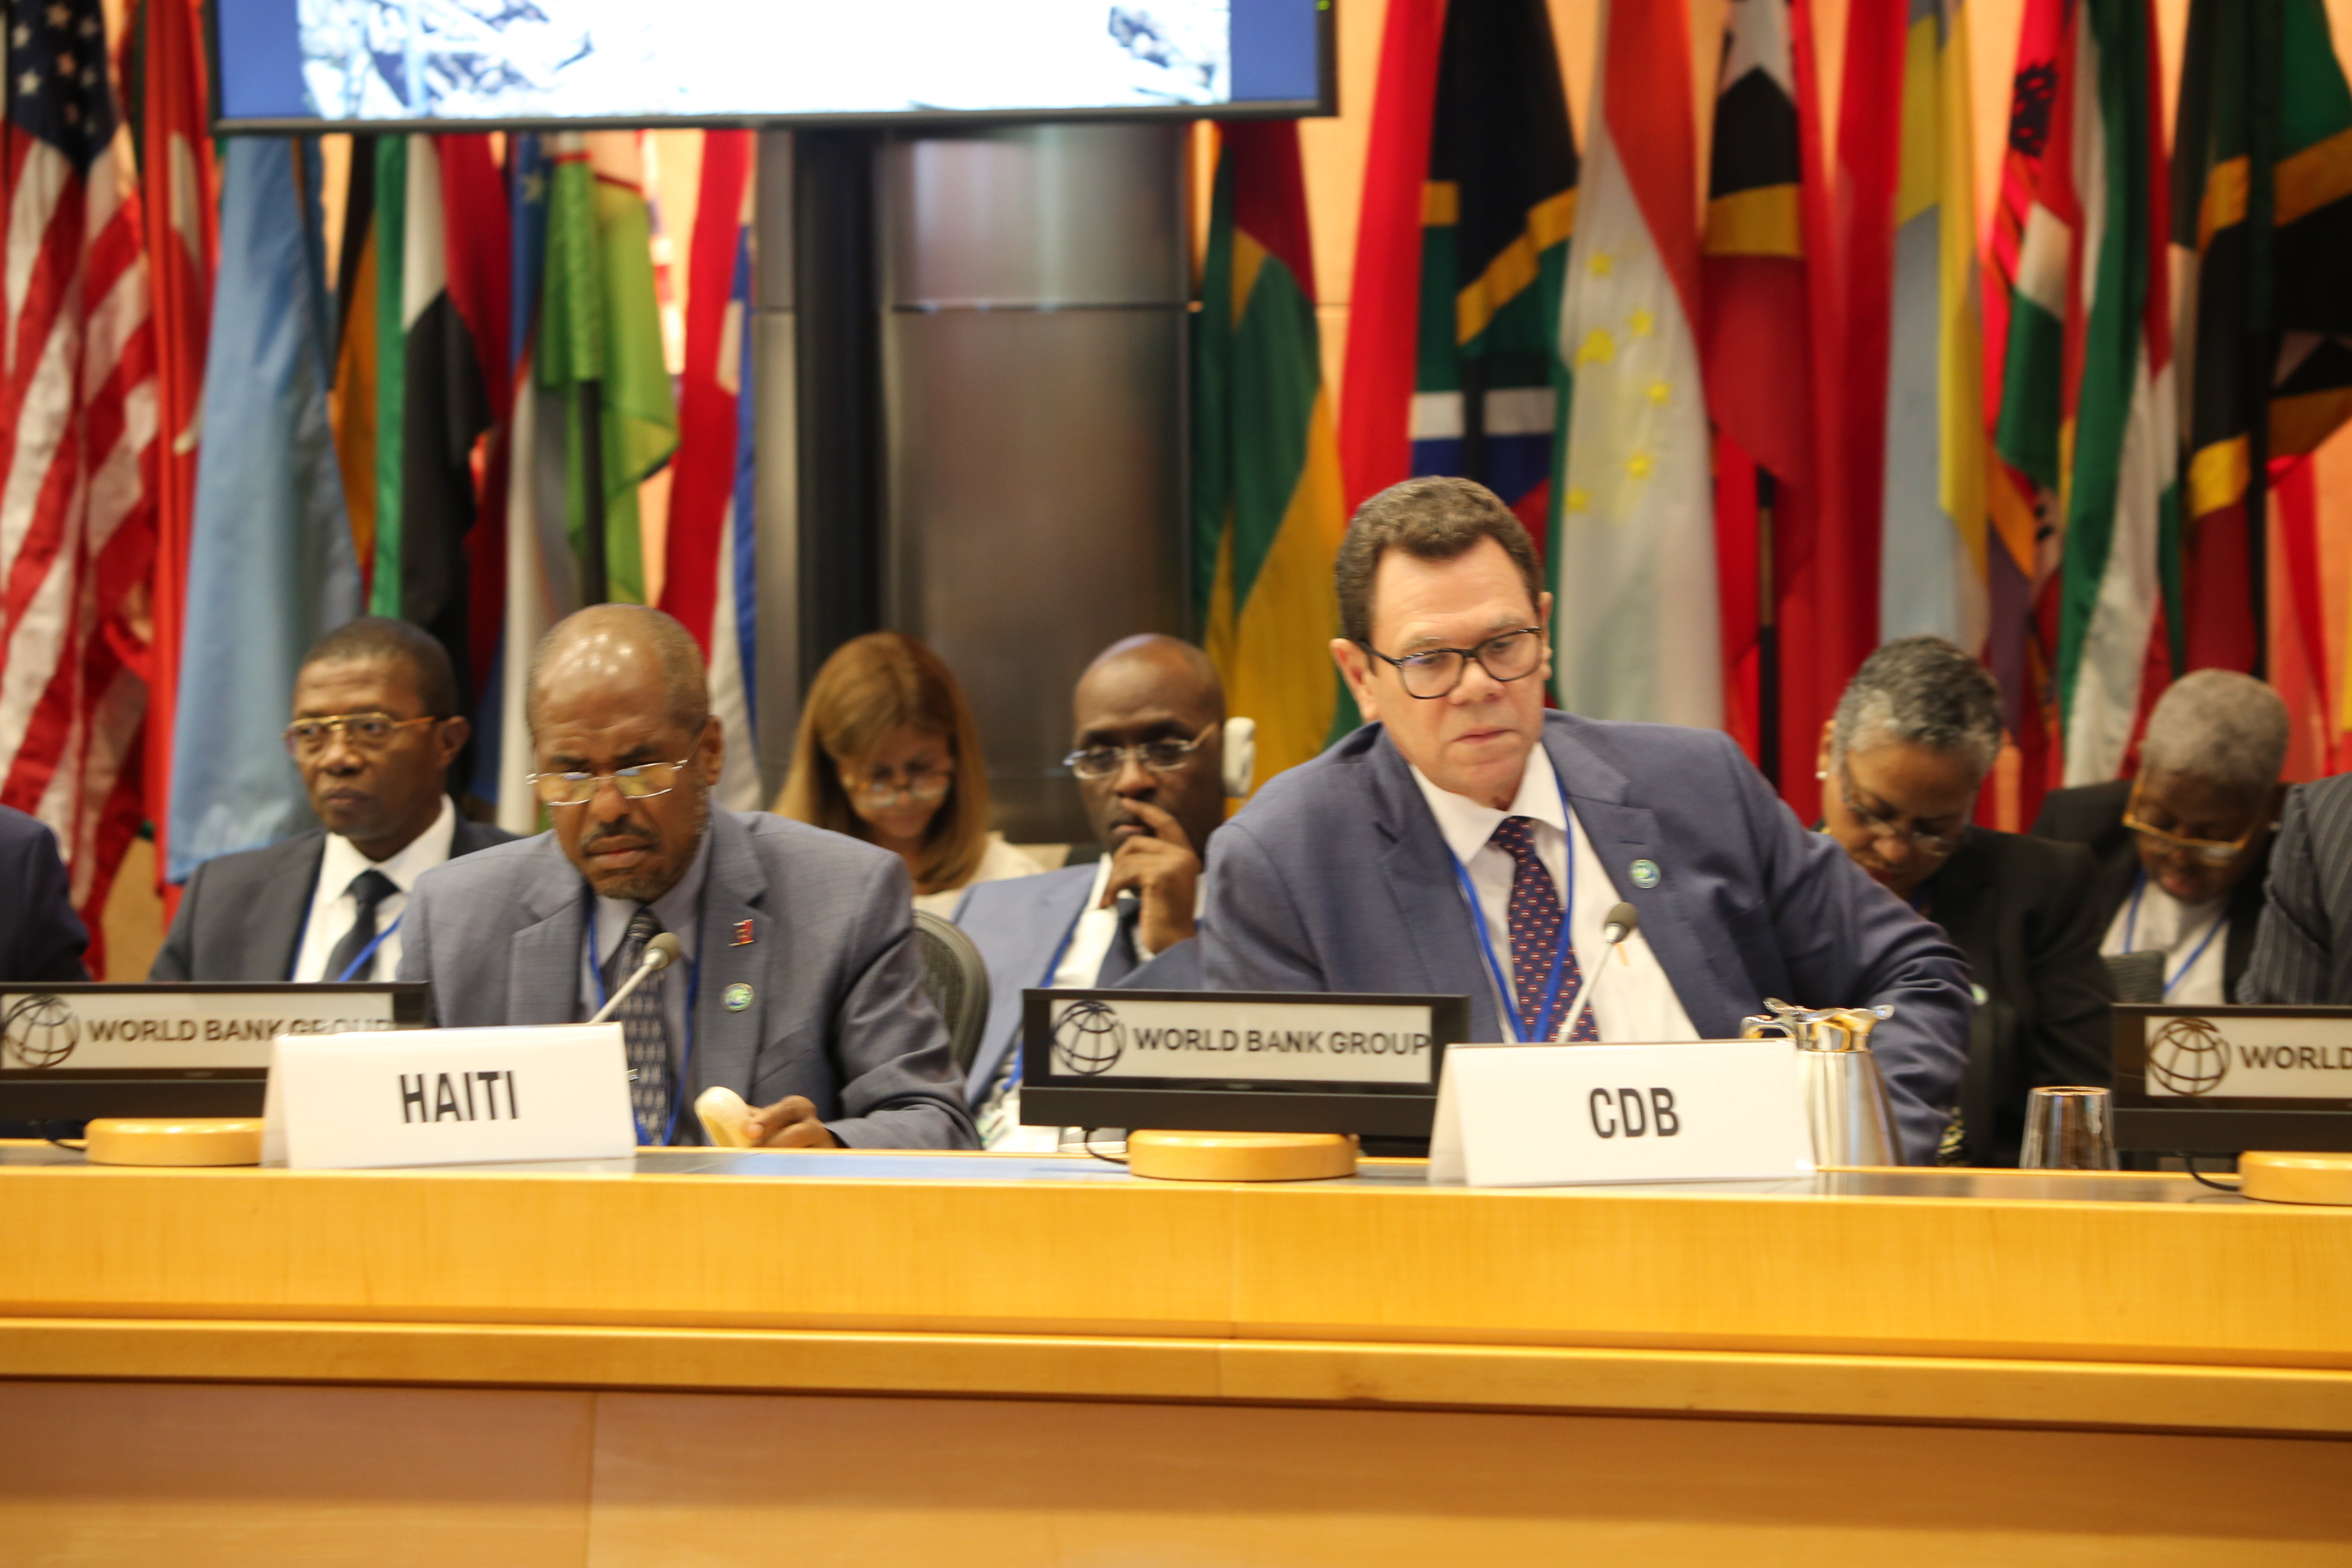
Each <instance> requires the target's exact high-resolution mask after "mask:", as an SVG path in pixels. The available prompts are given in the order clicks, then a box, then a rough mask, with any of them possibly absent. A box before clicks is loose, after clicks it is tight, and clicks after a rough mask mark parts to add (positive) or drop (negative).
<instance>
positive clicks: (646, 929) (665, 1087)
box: [604, 909, 670, 1143]
mask: <svg viewBox="0 0 2352 1568" xmlns="http://www.w3.org/2000/svg"><path fill="white" fill-rule="evenodd" d="M661 929H662V923H661V917H660V916H658V915H656V914H655V913H654V912H653V910H649V909H639V910H637V912H636V913H635V915H633V916H631V917H630V919H629V930H628V934H627V935H625V936H624V937H623V938H622V939H621V945H620V947H619V948H618V949H616V950H615V951H614V954H613V962H612V963H611V964H610V965H609V966H608V967H607V968H606V970H605V972H604V985H605V988H606V994H611V992H612V991H614V990H617V989H618V988H619V987H620V986H621V984H623V983H624V982H625V981H626V980H627V979H628V978H629V976H630V975H632V974H635V973H636V972H637V965H638V964H640V963H644V962H645V957H646V943H647V942H651V941H653V939H654V938H656V936H659V935H660V934H661ZM668 978H669V972H668V971H667V970H666V969H665V970H659V971H656V973H652V974H649V975H647V976H646V982H645V984H642V985H640V986H638V987H637V988H636V989H635V991H632V992H630V993H629V995H628V999H627V1000H626V1001H625V1002H623V1003H622V1004H621V1012H620V1019H621V1039H622V1042H623V1044H624V1045H625V1046H626V1047H627V1049H628V1058H629V1070H630V1072H632V1073H633V1074H635V1077H634V1078H632V1079H631V1080H630V1083H629V1106H630V1109H632V1110H635V1112H636V1113H637V1136H638V1137H640V1138H642V1139H644V1140H645V1141H646V1142H648V1143H658V1142H662V1136H663V1134H664V1133H665V1132H666V1131H667V1130H668V1127H669V1100H670V1088H669V1030H668V1028H667V1026H666V1023H665V1020H664V1018H663V1014H662V982H663V981H665V980H667V979H668Z"/></svg>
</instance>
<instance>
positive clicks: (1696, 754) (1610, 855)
mask: <svg viewBox="0 0 2352 1568" xmlns="http://www.w3.org/2000/svg"><path fill="white" fill-rule="evenodd" d="M1543 743H1544V748H1545V750H1546V751H1547V752H1549V755H1550V757H1551V763H1552V766H1553V768H1554V769H1555V770H1557V772H1558V773H1559V777H1560V779H1561V781H1562V782H1563V784H1565V785H1566V787H1567V790H1568V795H1569V800H1570V805H1571V806H1572V807H1573V809H1574V811H1575V813H1576V818H1577V821H1578V822H1579V823H1580V824H1581V825H1582V826H1583V828H1584V833H1585V837H1587V838H1588V839H1589V840H1591V845H1592V848H1593V852H1594V853H1595V854H1596V855H1598V856H1599V857H1600V858H1601V863H1602V864H1603V865H1604V866H1606V867H1607V868H1608V870H1609V878H1610V882H1611V885H1612V888H1613V889H1615V891H1616V894H1617V896H1618V897H1619V898H1621V899H1623V900H1626V901H1628V902H1629V903H1631V904H1632V905H1633V907H1634V908H1635V909H1636V910H1639V911H1641V917H1642V934H1643V937H1644V938H1646V939H1647V940H1648V942H1649V944H1650V948H1651V951H1652V952H1654V953H1656V955H1657V959H1658V963H1660V965H1662V966H1663V967H1664V970H1665V972H1666V977H1667V979H1668V980H1670V981H1671V982H1672V983H1673V984H1674V988H1675V995H1676V996H1677V997H1678V998H1680V999H1681V1002H1682V1005H1683V1008H1684V1010H1685V1012H1686V1013H1688V1014H1689V1015H1690V1020H1691V1023H1692V1024H1693V1025H1694V1026H1696V1028H1697V1030H1698V1032H1699V1035H1700V1037H1702V1038H1706V1039H1711V1040H1722V1039H1730V1038H1734V1037H1737V1036H1738V1033H1739V1021H1740V1019H1741V1018H1742V1017H1745V1016H1748V1015H1750V1014H1754V1013H1759V1012H1761V1011H1762V1010H1763V1003H1764V998H1765V997H1767V996H1780V997H1784V998H1786V999H1788V1000H1789V1001H1791V1002H1794V1003H1798V1004H1801V1005H1805V1006H1810V1007H1832V1006H1839V1007H1843V1006H1868V1005H1874V1004H1878V1003H1890V1004H1892V1005H1893V1006H1894V1008H1895V1016H1893V1017H1891V1018H1889V1019H1888V1020H1887V1021H1886V1022H1885V1023H1884V1024H1882V1025H1880V1026H1879V1027H1878V1029H1877V1031H1876V1032H1875V1033H1874V1035H1873V1036H1872V1037H1871V1045H1872V1047H1873V1049H1874V1051H1875V1052H1876V1053H1877V1056H1878V1058H1879V1063H1880V1066H1881V1067H1882V1068H1883V1069H1884V1070H1885V1077H1886V1084H1887V1089H1888V1090H1889V1091H1890V1093H1891V1095H1892V1097H1893V1099H1894V1101H1895V1117H1896V1120H1897V1121H1899V1122H1900V1123H1901V1124H1902V1132H1903V1141H1904V1145H1905V1151H1906V1154H1907V1156H1908V1157H1909V1159H1910V1160H1911V1161H1912V1162H1914V1163H1927V1161H1929V1160H1932V1159H1933V1158H1934V1157H1935V1152H1936V1145H1937V1142H1938V1140H1939V1139H1941V1137H1942V1136H1943V1131H1944V1128H1945V1126H1946V1124H1947V1123H1948V1121H1950V1119H1951V1110H1952V1105H1953V1100H1954V1099H1955V1096H1956V1094H1957V1091H1958V1088H1959V1079H1960V1073H1961V1069H1962V1068H1963V1067H1964V1065H1965V1064H1966V1062H1967V1059H1968V1038H1969V977H1968V969H1967V966H1966V964H1965V963H1963V961H1962V960H1961V957H1960V954H1959V952H1958V950H1957V949H1956V948H1954V947H1953V946H1952V945H1951V943H1950V942H1947V941H1946V940H1945V939H1944V933H1943V932H1942V931H1937V929H1936V928H1935V927H1934V926H1933V925H1931V924H1929V923H1928V922H1927V921H1923V920H1921V919H1920V918H1919V917H1918V916H1917V915H1916V914H1914V913H1913V912H1912V911H1911V910H1909V909H1907V908H1906V907H1905V905H1904V903H1903V901H1902V900H1899V899H1897V898H1895V896H1894V895H1892V894H1890V893H1889V892H1887V891H1886V889H1884V888H1881V887H1879V886H1878V885H1877V884H1875V883H1874V882H1873V881H1871V879H1869V878H1868V877H1867V876H1865V875H1864V873H1863V871H1862V869H1861V868H1859V867H1857V866H1856V865H1854V863H1853V861H1852V860H1851V859H1849V858H1847V857H1846V853H1845V851H1844V850H1843V849H1841V848H1839V847H1838V846H1837V845H1836V843H1835V842H1833V841H1832V840H1831V839H1830V838H1828V837H1825V836H1823V835H1822V834H1818V833H1811V832H1808V831H1806V829H1805V827H1804V826H1803V825H1802V824H1801V823H1800V822H1799V821H1798V820H1797V819H1796V817H1795V816H1792V815H1791V814H1790V810H1789V808H1788V807H1787V806H1786V805H1782V804H1781V802H1780V797H1779V796H1777V795H1774V794H1773V793H1772V788H1771V786H1770V785H1769V784H1766V783H1765V782H1764V778H1763V775H1762V774H1760V773H1758V772H1757V771H1756V769H1755V768H1754V766H1752V765H1751V764H1750V763H1748V759H1747V758H1745V757H1743V756H1741V755H1740V753H1739V749H1738V746H1736V745H1735V744H1733V743H1732V742H1731V740H1730V738H1729V737H1727V736H1726V735H1723V734H1721V733H1719V732H1718V731H1712V730H1686V729H1682V728H1679V727H1676V726H1674V725H1667V724H1630V723H1612V722H1606V721H1600V720H1594V719H1584V718H1579V717H1577V716H1575V715H1572V714H1567V713H1548V714H1546V715H1545V716H1544V738H1543ZM1641 861H1647V862H1649V866H1648V867H1646V868H1644V869H1643V879H1644V880H1645V881H1647V882H1648V883H1649V886H1647V887H1644V886H1643V885H1641V884H1640V883H1637V882H1636V881H1634V880H1633V867H1634V865H1635V864H1636V863H1637V862H1641ZM1652 872H1655V873H1656V874H1655V875H1652V874H1651V873H1652ZM1208 877H1209V906H1208V913H1207V918H1206V919H1205V920H1204V921H1202V929H1201V935H1200V937H1199V938H1198V940H1199V942H1201V944H1202V959H1203V960H1204V968H1205V970H1206V973H1207V979H1208V988H1209V989H1211V990H1213V991H1386V992H1407V993H1420V994H1461V995H1467V996H1468V997H1469V998H1470V1029H1471V1035H1470V1037H1471V1038H1472V1039H1473V1040H1501V1039H1503V1038H1505V1036H1504V1034H1503V1028H1502V1022H1501V1016H1500V1013H1499V1012H1498V1010H1497V1008H1496V1003H1495V992H1494V987H1493V985H1492V984H1490V983H1489V981H1488V979H1487V976H1486V968H1485V961H1484V960H1483V959H1482V958H1481V957H1480V956H1479V952H1478V944H1479V933H1478V929H1477V928H1476V927H1475V926H1474V925H1473V923H1472V920H1473V916H1472V915H1471V912H1470V911H1469V910H1466V909H1465V907H1464V906H1463V901H1462V895H1461V892H1460V890H1459V888H1458V887H1457V885H1456V883H1455V880H1454V858H1453V856H1452V854H1451V853H1450V852H1449V851H1448V850H1447V849H1446V847H1445V839H1444V836H1443V835H1442V834H1440V833H1439V831H1438V827H1437V820H1436V818H1435V817H1434V816H1432V815H1431V814H1430V810H1429V803H1428V802H1427V801H1426V800H1424V799H1423V798H1422V794H1421V790H1420V788H1419V786H1418V785H1416V784H1414V783H1413V780H1412V770H1411V769H1410V768H1409V767H1408V766H1407V765H1406V763H1405V760H1404V758H1403V756H1402V754H1401V753H1399V752H1398V751H1397V749H1396V747H1395V746H1394V745H1393V744H1391V742H1390V741H1389V739H1388V736H1387V733H1386V732H1385V731H1383V730H1382V729H1381V726H1380V725H1378V724H1369V725H1366V726H1365V727H1364V728H1362V729H1360V730H1358V731H1356V732H1355V733H1354V734H1352V735H1349V736H1348V737H1347V738H1346V739H1345V740H1343V741H1341V742H1339V744H1338V745H1336V746H1334V747H1332V748H1331V749H1330V750H1329V751H1328V752H1324V753H1323V754H1322V755H1321V756H1319V757H1318V758H1316V759H1315V760H1314V761H1313V762H1310V763H1303V764H1301V765H1300V766H1298V767H1295V768H1292V769H1291V770H1290V771H1289V772H1287V773H1282V774H1279V775H1277V776H1276V777H1275V778H1274V779H1272V780H1270V781H1269V782H1268V783H1267V784H1266V785H1265V788H1263V789H1261V790H1259V791H1258V793H1257V795H1256V797H1255V799H1253V800H1252V801H1251V802H1250V804H1249V805H1247V806H1246V807H1244V809H1243V810H1242V812H1241V814H1240V815H1239V816H1235V817H1234V819H1233V820H1232V821H1230V822H1228V823H1226V824H1225V825H1224V826H1223V827H1221V828H1219V829H1218V830H1217V836H1216V837H1215V838H1213V839H1212V840H1211V841H1210V845H1209V870H1208Z"/></svg>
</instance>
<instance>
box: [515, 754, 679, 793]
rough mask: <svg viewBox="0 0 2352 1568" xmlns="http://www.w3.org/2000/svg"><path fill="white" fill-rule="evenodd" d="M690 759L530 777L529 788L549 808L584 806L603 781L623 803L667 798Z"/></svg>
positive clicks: (534, 774) (532, 774)
mask: <svg viewBox="0 0 2352 1568" xmlns="http://www.w3.org/2000/svg"><path fill="white" fill-rule="evenodd" d="M693 760H694V759H693V758H691V757H681V758H679V759H678V760H677V762H674V763H638V764H637V765H636V766H635V767H631V768H614V770H613V771H612V772H611V773H531V774H529V775H528V777H529V778H530V787H531V788H532V789H534V790H536V791H538V792H539V798H540V799H541V800H543V801H545V802H546V803H547V804H548V805H587V804H588V803H589V802H590V801H592V800H593V799H595V798H596V786H597V785H598V784H603V783H604V781H605V780H606V779H611V780H612V781H613V787H614V789H616V790H619V791H620V792H621V798H622V799H623V800H646V799H650V798H651V797H652V796H654V795H667V794H668V793H669V792H670V791H672V790H674V789H676V788H677V784H678V780H679V779H681V778H683V777H684V776H685V774H686V769H687V764H688V763H691V762H692V761H693Z"/></svg>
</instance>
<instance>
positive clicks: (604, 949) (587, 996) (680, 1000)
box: [580, 832, 710, 1088]
mask: <svg viewBox="0 0 2352 1568" xmlns="http://www.w3.org/2000/svg"><path fill="white" fill-rule="evenodd" d="M709 870H710V835H709V833H708V832H705V833H704V834H703V836H702V842H701V844H699V845H698V846H697V847H696V848H695V851H694V858H693V859H692V860H689V861H688V862H687V867H686V875H685V876H683V877H680V878H679V879H677V886H676V887H674V888H672V889H670V890H669V891H668V892H667V893H664V894H663V895H662V896H661V897H660V898H658V899H656V900H654V901H653V903H652V904H651V905H650V906H646V905H643V904H638V903H635V902H633V901H632V900H627V899H608V898H605V897H604V896H602V895H601V894H600V895H598V897H597V899H596V900H595V906H596V922H595V932H596V960H595V962H596V967H595V968H594V969H593V970H592V969H591V968H590V967H589V961H588V950H587V944H585V943H583V944H582V946H581V952H580V1005H581V1007H582V1009H583V1011H582V1012H581V1015H580V1016H582V1017H583V1018H590V1017H593V1016H595V1014H596V1009H597V1008H599V1007H601V1006H603V1005H604V1000H603V997H604V993H603V992H602V991H601V990H600V988H599V980H600V977H601V973H602V971H603V969H604V966H605V965H607V964H609V963H612V962H613V955H614V953H616V952H619V951H620V950H621V943H622V942H623V941H624V940H625V939H626V937H627V936H628V934H629V922H630V921H633V920H635V919H636V918H637V910H640V909H644V908H647V907H650V908H651V909H652V910H653V911H654V917H655V918H656V920H659V921H661V924H662V930H664V931H667V932H669V934H670V935H672V936H674V937H676V938H677V945H678V958H677V963H674V964H672V965H671V966H670V967H669V968H667V969H666V970H664V971H663V972H662V973H659V974H656V975H654V976H652V977H651V978H650V979H648V980H647V981H646V984H647V985H658V986H660V987H661V1002H662V1029H663V1032H664V1033H665V1034H666V1035H667V1037H668V1041H669V1066H670V1072H671V1075H672V1080H673V1081H674V1082H677V1083H678V1084H679V1085H680V1087H681V1088H682V1087H684V1079H685V1077H686V1047H687V1038H686V1024H687V1008H688V1005H690V1003H691V1002H692V999H693V997H692V993H693V990H694V974H695V967H694V960H695V946H696V942H697V940H698V937H699V936H700V934H701V928H702V884H703V883H704V881H705V880H707V879H708V878H709ZM627 978H628V976H627V975H622V976H620V977H619V980H616V981H615V982H614V984H616V985H617V984H619V983H620V981H622V980H626V979H627Z"/></svg>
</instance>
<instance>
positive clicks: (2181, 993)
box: [2099, 873, 2230, 1007]
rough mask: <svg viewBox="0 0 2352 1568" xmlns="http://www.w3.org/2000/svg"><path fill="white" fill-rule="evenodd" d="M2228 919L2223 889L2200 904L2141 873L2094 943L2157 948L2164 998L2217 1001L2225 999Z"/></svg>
mask: <svg viewBox="0 0 2352 1568" xmlns="http://www.w3.org/2000/svg"><path fill="white" fill-rule="evenodd" d="M2229 919H2230V900H2229V899H2228V897H2227V896H2226V895H2225V896H2224V897H2221V898H2218V899H2209V900H2206V901H2205V902H2204V903H2201V904H2184V903H2182V902H2181V901H2180V900H2179V899H2176V898H2174V897H2173V896H2172V895H2171V894H2170V893H2168V892H2166V891H2165V890H2164V889H2163V888H2162V887H2160V886H2159V885H2158V884H2157V883H2156V882H2154V881H2152V880H2150V879H2148V878H2147V875H2146V874H2145V873H2143V874H2142V875H2141V878H2140V880H2139V883H2138V885H2137V889H2135V893H2134V896H2133V897H2131V898H2128V899H2126V900H2124V901H2123V907H2122V908H2121V909H2118V910H2116V918H2115V919H2114V920H2113V921H2109V922H2108V923H2107V936H2106V940H2105V942H2101V943H2099V951H2100V952H2103V953H2117V952H2161V953H2162V954H2164V982H2165V984H2164V999H2165V1001H2167V1002H2168V1003H2170V1004H2172V1005H2175V1006H2186V1007H2213V1006H2220V1005H2223V1004H2225V1003H2227V1002H2228V1001H2229V1000H2230V998H2229V995H2228V984H2227V982H2228V973H2229V972H2228V968H2227V964H2228V961H2229V954H2230V932H2229V930H2228V925H2229ZM2209 936H2210V939H2211V940H2210V941H2208V940H2207V939H2208V937H2209ZM2200 943H2201V944H2202V951H2200ZM2184 965H2186V969H2185V970H2184V968H2183V966H2184Z"/></svg>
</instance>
